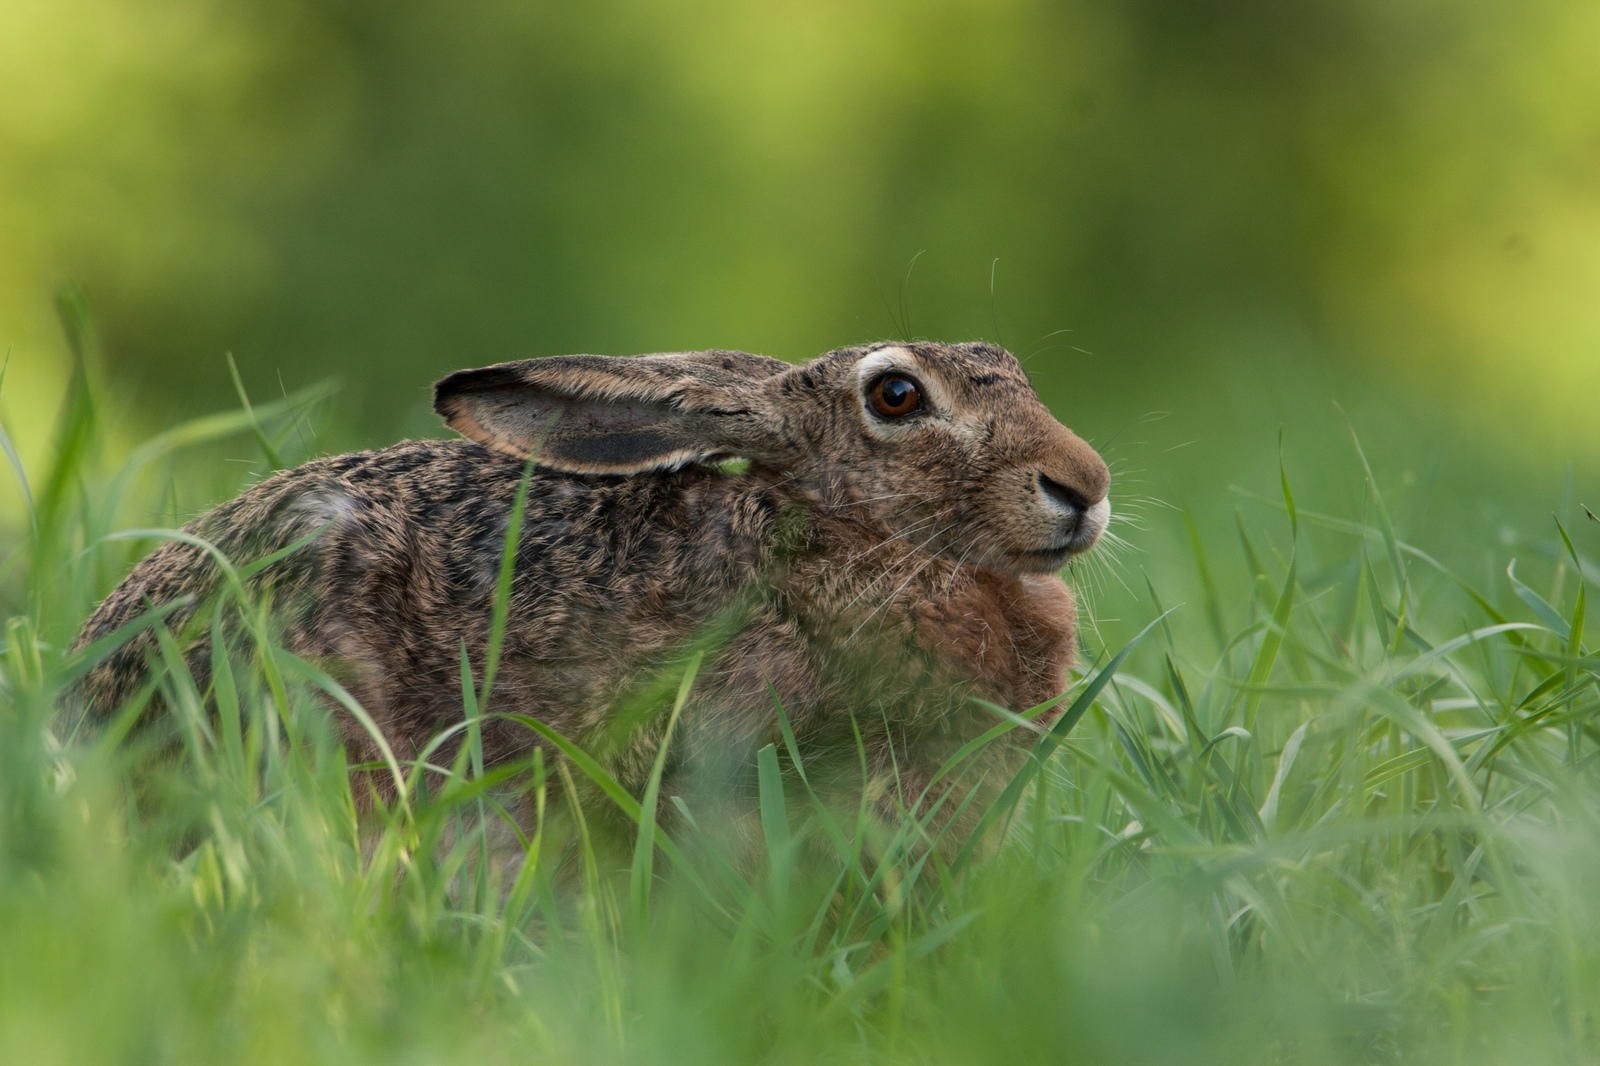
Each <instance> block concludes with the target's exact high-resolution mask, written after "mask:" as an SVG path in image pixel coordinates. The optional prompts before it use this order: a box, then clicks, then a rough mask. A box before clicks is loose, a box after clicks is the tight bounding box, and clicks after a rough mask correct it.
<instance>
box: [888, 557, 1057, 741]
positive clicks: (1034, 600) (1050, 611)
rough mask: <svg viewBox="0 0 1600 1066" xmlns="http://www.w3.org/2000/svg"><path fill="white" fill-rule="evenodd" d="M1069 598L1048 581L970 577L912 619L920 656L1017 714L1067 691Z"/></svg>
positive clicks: (926, 600) (930, 599)
mask: <svg viewBox="0 0 1600 1066" xmlns="http://www.w3.org/2000/svg"><path fill="white" fill-rule="evenodd" d="M1077 617H1078V616H1077V606H1076V603H1075V601H1074V599H1073V595H1072V590H1071V589H1069V588H1068V587H1067V586H1066V584H1065V583H1064V582H1062V581H1061V580H1060V579H1059V578H1057V577H1055V576H1053V575H1026V576H1016V575H1011V574H999V573H994V572H990V571H971V572H969V575H968V576H967V579H966V580H962V581H956V582H952V583H951V584H950V586H949V587H948V591H947V592H946V593H945V594H944V595H938V594H931V595H926V596H924V597H922V598H920V599H919V601H918V602H917V604H916V605H915V609H914V611H913V612H912V622H913V632H914V634H915V639H916V642H917V644H918V645H919V646H921V648H922V649H923V650H924V651H925V652H927V653H928V654H930V655H931V656H933V657H934V658H935V659H937V660H938V661H940V662H941V663H943V664H945V666H946V667H947V668H948V669H950V670H951V671H953V672H954V673H956V674H957V675H959V676H961V677H964V678H966V679H968V680H970V681H972V682H975V683H976V684H977V685H978V687H979V688H980V689H983V690H986V691H987V693H988V694H989V695H990V697H991V698H993V699H996V700H998V701H999V702H1002V703H1005V704H1006V705H1008V706H1010V707H1011V708H1013V709H1014V710H1019V711H1021V710H1026V709H1027V708H1029V707H1033V706H1035V705H1037V704H1040V703H1043V702H1044V701H1046V700H1048V699H1051V698H1052V697H1055V696H1058V695H1060V694H1061V692H1063V691H1064V690H1065V688H1066V683H1067V671H1068V669H1069V668H1070V667H1071V666H1072V663H1073V658H1074V649H1075V643H1076V638H1077Z"/></svg>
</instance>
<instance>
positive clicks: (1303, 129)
mask: <svg viewBox="0 0 1600 1066" xmlns="http://www.w3.org/2000/svg"><path fill="white" fill-rule="evenodd" d="M1597 41H1600V6H1597V5H1595V4H1593V3H1590V2H1586V0H1519V2H1518V3H1515V4H1508V3H1463V2H1460V0H1448V2H1447V0H1403V2H1398V3H1396V2H1392V0H1386V2H1379V0H1305V2H1301V3H1294V4H1285V3H1265V2H1262V0H1197V2H1193V3H1188V4H1181V5H1171V4H1157V3H1152V2H1148V0H1115V2H1113V0H981V2H977V0H973V2H967V0H942V2H941V0H931V2H930V0H922V2H918V3H909V2H886V3H874V4H867V5H863V4H854V3H839V2H826V0H793V2H789V3H785V4H744V3H734V2H728V0H701V2H694V3H680V4H672V5H664V4H656V3H644V2H630V0H622V2H606V3H596V4H583V5H575V4H556V3H543V2H527V0H462V2H458V3H453V4H442V3H421V2H415V0H398V2H390V3H382V4H379V3H373V2H370V0H321V2H317V3H311V2H304V0H277V2H274V3H270V4H269V3H260V2H254V0H231V2H228V3H222V2H220V0H7V2H6V3H5V4H3V5H0V249H3V252H0V345H6V346H9V349H10V352H11V355H10V368H9V371H8V375H7V377H6V379H5V384H4V395H3V396H0V408H3V411H4V415H5V418H6V424H7V426H8V427H9V429H10V432H11V435H12V437H13V438H14V439H15V440H16V441H17V444H18V448H19V450H20V451H21V452H22V453H23V458H24V460H25V461H27V462H28V463H29V464H38V463H39V462H40V461H41V460H42V458H43V456H44V455H45V454H46V453H47V452H48V451H49V447H50V439H51V426H52V421H53V418H54V414H53V412H54V407H55V402H56V400H57V398H58V397H59V396H60V394H61V392H62V390H63V389H64V387H65V383H66V380H67V377H68V374H69V371H70V366H71V360H70V357H69V354H68V349H67V345H66V344H65V342H64V339H63V336H62V331H61V328H60V324H59V323H58V322H57V320H56V317H55V313H54V310H53V303H52V301H53V295H54V293H55V292H56V291H57V290H58V288H59V287H60V286H61V285H63V284H66V283H71V284H76V285H80V286H81V287H82V289H83V291H84V293H85V294H86V295H87V299H88V303H89V307H90V308H91V310H92V312H93V314H94V319H95V322H96V324H97V329H98V333H99V337H100V345H99V350H100V352H101V355H100V360H101V362H102V363H103V369H104V374H105V379H106V381H107V382H108V387H107V390H106V391H107V394H108V395H109V397H110V398H111V401H112V403H113V404H114V405H115V407H116V408H117V409H118V411H119V412H120V413H121V415H122V416H123V418H124V420H125V425H126V427H127V429H126V433H127V434H128V435H129V437H128V439H130V440H131V439H134V437H136V436H138V435H140V434H143V433H147V432H150V431H153V430H155V429H158V428H161V427H163V426H165V425H168V424H170V423H171V422H172V421H173V420H174V419H175V418H177V417H179V416H181V415H187V414H193V413H196V412H199V411H203V410H210V409H214V408H218V407H222V406H228V405H231V404H233V402H234V400H233V392H232V386H231V384H230V381H229V377H228V372H227V369H226V364H225V362H224V359H223V354H224V352H228V351H231V352H233V353H234V354H235V356H236V358H237V359H238V361H239V365H240V369H241V372H242V374H243V376H244V379H245V381H246V383H247V384H248V385H249V387H250V390H251V392H252V394H253V395H255V396H257V397H258V398H271V397H275V396H278V395H280V393H281V392H282V391H283V390H285V389H287V390H293V389H295V388H297V387H300V386H303V385H306V384H308V383H310V382H313V381H316V380H319V379H322V378H324V377H326V376H329V375H336V376H337V377H339V378H340V379H341V380H342V381H343V385H344V387H343V390H342V391H341V393H340V394H339V397H338V399H337V400H336V401H335V404H334V406H333V408H332V418H331V425H330V426H328V427H327V429H325V430H324V432H323V434H322V436H321V437H320V438H319V439H318V441H317V444H316V446H315V449H314V450H335V449H339V448H345V447H352V446H371V445H378V444H382V443H386V442H389V441H391V440H393V439H395V438H396V437H398V436H402V435H419V434H426V433H436V432H438V428H437V427H436V425H435V422H434V420H433V418H432V416H431V414H430V413H429V411H428V407H427V399H428V385H429V383H430V382H431V381H432V380H433V379H434V378H435V377H436V376H438V375H439V374H441V373H442V372H444V371H446V370H449V369H452V368H456V367H460V366H466V365H477V364H484V363H489V362H494V361H498V360H503V359H510V358H519V357H526V356H534V355H543V354H551V353H561V352H580V351H583V352H604V353H613V354H622V353H631V352H639V351H659V350H672V349H682V348H695V347H712V346H716V347H737V348H745V349H749V350H753V351H759V352H765V353H767V354H771V355H777V356H781V357H783V358H788V359H802V358H806V357H809V356H812V355H815V354H818V353H820V352H823V351H825V350H827V349H830V348H833V347H837V346H841V345H844V344H849V343H854V342H858V341H865V340H874V339H880V338H885V337H895V336H927V337H938V338H942V339H958V338H961V339H964V338H972V337H979V336H981V337H986V338H989V339H998V340H1000V341H1002V342H1003V343H1005V344H1006V345H1007V346H1009V347H1010V348H1012V349H1013V350H1014V351H1016V352H1017V353H1018V354H1019V355H1020V356H1023V357H1025V358H1027V360H1028V367H1029V369H1030V371H1031V372H1032V373H1033V374H1034V376H1035V378H1036V380H1037V381H1038V382H1039V384H1040V391H1041V393H1042V394H1043V395H1044V397H1045V399H1046V400H1047V401H1048V402H1050V403H1051V404H1052V406H1053V407H1054V408H1055V409H1056V411H1057V412H1058V414H1059V415H1060V416H1061V417H1062V418H1063V420H1064V421H1066V422H1068V423H1069V424H1071V425H1073V426H1074V427H1075V428H1077V429H1079V430H1080V432H1082V433H1084V434H1085V435H1087V436H1090V437H1091V438H1093V439H1094V440H1095V441H1096V442H1097V443H1100V444H1102V445H1106V446H1107V450H1108V452H1109V453H1110V457H1111V458H1112V459H1113V461H1114V464H1115V465H1116V467H1117V469H1118V472H1119V475H1120V476H1121V478H1122V481H1121V483H1120V485H1119V494H1120V495H1122V496H1123V497H1124V498H1127V497H1128V496H1130V495H1146V496H1150V497H1153V498H1155V499H1157V500H1161V501H1163V502H1166V503H1173V504H1177V505H1179V506H1183V507H1186V508H1191V509H1193V510H1194V511H1195V512H1196V513H1197V514H1198V515H1199V517H1200V520H1201V522H1202V524H1205V523H1207V522H1211V523H1220V522H1223V521H1226V522H1227V523H1229V524H1231V523H1232V521H1233V519H1232V508H1233V506H1234V504H1235V503H1236V502H1237V500H1235V499H1234V498H1232V497H1229V496H1228V495H1227V489H1228V486H1229V485H1232V484H1255V485H1257V486H1258V487H1259V486H1261V485H1264V484H1270V483H1269V482H1264V481H1263V480H1262V478H1264V477H1266V476H1267V475H1269V474H1270V475H1272V476H1273V477H1275V474H1276V471H1275V466H1276V463H1277V451H1276V437H1277V431H1278V428H1279V427H1280V426H1282V427H1285V429H1286V433H1287V439H1288V444H1289V448H1290V453H1291V455H1292V456H1295V457H1296V461H1298V462H1299V464H1300V467H1301V469H1300V470H1299V472H1298V476H1300V477H1301V478H1303V479H1309V480H1310V481H1311V482H1312V484H1313V489H1316V488H1317V487H1318V486H1319V485H1320V484H1321V483H1322V482H1324V481H1325V482H1326V483H1327V485H1328V486H1330V490H1340V491H1344V494H1345V497H1346V498H1348V499H1349V500H1354V499H1355V498H1356V493H1357V491H1358V489H1359V485H1360V478H1359V467H1358V465H1357V464H1356V463H1355V461H1354V459H1353V452H1351V451H1350V450H1349V447H1348V437H1347V436H1346V435H1345V430H1344V429H1343V424H1342V420H1341V416H1340V413H1339V410H1338V409H1336V408H1335V406H1334V401H1337V402H1338V403H1339V404H1341V405H1342V406H1343V408H1344V409H1345V410H1346V411H1348V412H1349V413H1350V416H1351V418H1352V419H1353V420H1354V422H1355V424H1356V426H1357V428H1358V429H1359V431H1360V432H1361V433H1362V435H1363V437H1364V438H1366V439H1367V440H1368V443H1369V445H1370V450H1372V451H1373V452H1374V453H1375V455H1376V456H1377V457H1378V460H1377V461H1378V465H1379V466H1380V467H1381V470H1380V474H1381V475H1382V476H1384V477H1385V478H1387V479H1388V480H1389V483H1390V486H1391V488H1394V487H1395V486H1401V487H1403V486H1405V485H1408V484H1418V485H1422V486H1423V487H1424V490H1425V491H1424V490H1419V492H1418V494H1417V495H1416V496H1415V499H1414V501H1413V502H1412V504H1411V505H1410V506H1411V507H1412V509H1413V511H1414V512H1416V513H1417V514H1420V515H1437V516H1438V525H1439V526H1440V528H1442V529H1459V528H1462V527H1463V526H1465V527H1473V532H1474V536H1475V537H1476V536H1478V535H1479V534H1481V533H1482V531H1483V527H1484V526H1485V524H1486V523H1488V524H1492V523H1496V522H1510V523H1511V524H1513V525H1518V526H1525V527H1530V528H1531V527H1532V526H1533V525H1535V524H1538V523H1543V526H1542V527H1541V528H1544V529H1545V532H1547V533H1548V532H1549V530H1548V528H1547V527H1548V517H1547V516H1548V513H1549V511H1550V510H1551V509H1552V508H1553V507H1559V506H1565V507H1566V508H1567V509H1568V510H1569V512H1570V510H1571V497H1572V494H1573V493H1574V492H1576V493H1577V496H1578V497H1579V498H1580V499H1585V500H1586V499H1587V497H1585V496H1584V489H1585V487H1586V486H1592V485H1593V484H1594V483H1595V481H1594V471H1595V470H1596V466H1597V464H1596V462H1595V457H1596V456H1597V455H1600V402H1597V399H1600V62H1597V61H1596V52H1595V49H1596V42H1597ZM240 454H241V455H249V454H251V446H250V444H249V442H248V441H241V442H240ZM1324 456H1326V457H1328V459H1327V461H1326V462H1323V461H1322V458H1323V457H1324ZM1569 463H1570V464H1573V465H1572V467H1571V473H1570V477H1571V478H1572V479H1574V480H1575V482H1576V488H1568V487H1566V482H1567V479H1568V478H1569V473H1568V470H1569V467H1568V464H1569ZM1291 471H1292V472H1295V468H1294V464H1293V463H1291ZM1341 486H1343V487H1344V488H1343V489H1340V487H1341ZM227 491H230V487H229V486H220V487H217V486H213V485H209V484H208V485H206V486H204V487H202V488H192V487H190V486H188V485H186V486H185V493H186V494H185V495H184V496H183V498H182V500H181V504H182V508H181V509H182V510H183V511H184V513H192V512H193V511H196V510H198V509H200V508H201V507H203V506H205V505H207V504H209V503H211V502H214V501H215V498H216V497H217V496H218V495H219V494H224V493H226V492H227ZM0 493H5V495H0V508H3V509H4V511H5V519H4V521H5V523H6V524H7V525H8V526H10V529H11V532H13V533H16V532H19V531H20V530H19V526H20V522H21V517H20V515H21V510H20V508H19V507H17V506H15V503H16V501H17V499H18V497H17V496H16V493H15V489H14V487H13V486H12V485H11V484H9V479H8V483H7V484H6V485H5V487H4V488H3V489H0ZM1589 495H1590V496H1594V497H1595V498H1596V500H1600V493H1596V492H1593V491H1591V492H1590V493H1589ZM1563 501H1565V502H1564V503H1563ZM1589 502H1595V501H1589ZM1213 504H1215V506H1213ZM1404 506H1405V505H1404V504H1402V509H1404ZM1580 517H1581V516H1580ZM1167 524H1168V525H1170V523H1167ZM8 539H9V538H8ZM1135 539H1137V538H1135ZM1158 554H1159V551H1158Z"/></svg>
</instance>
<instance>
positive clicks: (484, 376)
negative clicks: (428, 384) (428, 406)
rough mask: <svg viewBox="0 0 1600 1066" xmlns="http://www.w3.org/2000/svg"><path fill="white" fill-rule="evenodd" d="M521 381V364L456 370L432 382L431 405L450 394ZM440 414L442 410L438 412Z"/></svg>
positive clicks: (438, 402)
mask: <svg viewBox="0 0 1600 1066" xmlns="http://www.w3.org/2000/svg"><path fill="white" fill-rule="evenodd" d="M521 381H522V364H520V363H499V364H497V365H495V366H486V367H478V368H473V369H468V370H456V371H453V372H452V373H449V374H446V375H445V376H444V377H442V378H440V379H439V380H438V381H435V382H434V383H433V405H434V409H435V410H438V408H439V405H440V404H441V403H442V402H444V401H445V400H447V399H449V398H450V397H452V396H458V395H460V394H461V393H463V392H471V391H474V390H477V389H495V388H502V387H504V386H506V385H515V384H518V383H519V382H521ZM440 413H441V414H442V413H443V412H440Z"/></svg>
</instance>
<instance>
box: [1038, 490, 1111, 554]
mask: <svg viewBox="0 0 1600 1066" xmlns="http://www.w3.org/2000/svg"><path fill="white" fill-rule="evenodd" d="M1039 490H1040V492H1042V493H1043V494H1044V498H1045V500H1046V501H1048V503H1049V504H1050V506H1051V508H1052V509H1053V510H1054V511H1055V512H1056V513H1057V514H1058V515H1060V517H1061V524H1062V527H1063V529H1062V532H1063V533H1064V534H1065V536H1066V538H1067V546H1068V547H1070V548H1071V549H1072V550H1073V551H1086V550H1087V549H1088V548H1090V547H1091V546H1092V545H1093V544H1094V542H1095V541H1097V540H1099V539H1100V534H1101V533H1103V532H1105V528H1106V524H1107V523H1108V522H1109V521H1110V520H1111V501H1110V500H1109V499H1107V498H1106V497H1104V496H1102V497H1101V498H1100V499H1099V500H1096V501H1095V502H1094V503H1090V502H1089V497H1087V496H1085V495H1084V494H1083V493H1081V492H1079V491H1078V490H1077V489H1075V488H1073V487H1072V486H1071V485H1063V484H1062V483H1061V482H1059V481H1057V480H1055V479H1054V478H1052V477H1050V476H1049V475H1048V474H1040V475H1039Z"/></svg>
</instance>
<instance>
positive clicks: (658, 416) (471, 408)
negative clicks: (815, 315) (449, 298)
mask: <svg viewBox="0 0 1600 1066" xmlns="http://www.w3.org/2000/svg"><path fill="white" fill-rule="evenodd" d="M790 369H791V367H790V366H789V364H787V363H784V362H781V361H779V360H777V359H768V358H766V357H765V356H759V355H749V354H747V353H744V352H684V353H678V354H672V355H640V356H633V357H631V358H619V357H615V356H607V355H567V356H553V357H550V358H547V359H525V360H522V361H520V362H515V363H501V364H499V365H497V366H491V367H485V368H483V369H482V370H462V371H458V372H457V373H454V374H451V375H450V376H449V377H446V378H444V379H442V380H440V381H439V382H438V383H436V384H435V385H434V387H433V409H434V410H435V411H437V412H438V413H439V414H440V416H442V417H443V418H444V420H445V422H446V423H448V424H449V426H450V428H451V429H454V430H455V431H456V432H458V433H460V434H462V435H463V436H466V437H470V438H472V439H473V440H475V441H477V442H478V443H480V444H483V445H485V446H487V447H490V448H493V449H495V450H496V451H500V452H505V453H506V454H508V455H514V456H517V457H518V458H526V457H527V456H529V455H536V456H537V457H538V458H537V461H538V463H539V465H540V466H543V467H548V468H550V469H552V470H561V471H565V472H567V473H574V474H636V473H640V472H642V471H645V470H672V469H676V468H678V467H681V466H685V465H687V464H689V463H694V462H701V461H704V460H708V459H715V458H722V457H728V456H735V455H737V456H745V457H748V458H752V459H758V460H762V461H766V462H773V461H776V460H777V459H778V457H779V455H780V454H782V453H785V452H787V451H788V449H787V447H786V446H785V445H784V442H782V441H781V440H779V439H777V437H776V434H777V432H778V430H777V426H776V424H775V420H774V419H773V418H772V417H771V412H772V410H773V408H774V407H775V406H776V404H775V403H774V402H773V399H772V395H771V392H772V385H773V380H772V379H774V378H776V377H777V376H778V375H780V374H782V373H784V372H785V371H788V370H790Z"/></svg>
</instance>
